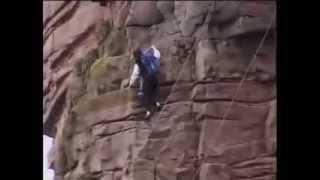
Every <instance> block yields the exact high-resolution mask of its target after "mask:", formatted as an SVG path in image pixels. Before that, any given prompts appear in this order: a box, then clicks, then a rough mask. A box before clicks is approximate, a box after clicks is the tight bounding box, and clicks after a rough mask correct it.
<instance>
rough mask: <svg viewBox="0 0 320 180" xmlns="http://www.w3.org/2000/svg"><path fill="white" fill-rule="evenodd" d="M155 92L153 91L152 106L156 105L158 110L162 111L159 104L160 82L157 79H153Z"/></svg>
mask: <svg viewBox="0 0 320 180" xmlns="http://www.w3.org/2000/svg"><path fill="white" fill-rule="evenodd" d="M153 83H154V84H153V90H152V105H156V108H157V110H158V111H159V110H160V103H159V92H160V89H159V80H158V78H157V77H155V78H154V79H153Z"/></svg>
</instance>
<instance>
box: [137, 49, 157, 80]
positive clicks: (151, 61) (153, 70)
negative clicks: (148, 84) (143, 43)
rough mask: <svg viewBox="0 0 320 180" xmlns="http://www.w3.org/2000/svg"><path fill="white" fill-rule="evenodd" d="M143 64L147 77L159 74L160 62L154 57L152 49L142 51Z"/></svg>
mask: <svg viewBox="0 0 320 180" xmlns="http://www.w3.org/2000/svg"><path fill="white" fill-rule="evenodd" d="M141 63H142V65H143V67H144V69H145V71H146V72H145V73H146V76H147V77H151V76H153V77H154V76H156V75H157V74H158V73H159V67H160V61H159V59H157V58H156V57H155V56H154V51H153V49H152V48H148V49H143V50H142V57H141Z"/></svg>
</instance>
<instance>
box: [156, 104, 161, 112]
mask: <svg viewBox="0 0 320 180" xmlns="http://www.w3.org/2000/svg"><path fill="white" fill-rule="evenodd" d="M156 107H157V111H160V110H161V104H160V103H159V102H156Z"/></svg>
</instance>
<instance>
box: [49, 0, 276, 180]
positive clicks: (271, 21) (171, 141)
mask: <svg viewBox="0 0 320 180" xmlns="http://www.w3.org/2000/svg"><path fill="white" fill-rule="evenodd" d="M275 13H276V3H275V2H272V1H256V2H255V1H134V2H127V1H112V2H111V1H101V2H97V1H52V2H49V1H46V2H43V27H44V28H43V41H44V44H43V72H44V74H43V78H44V81H43V104H44V107H43V109H44V114H43V124H44V134H46V135H48V136H50V137H53V138H54V144H53V148H52V149H51V152H50V153H49V156H48V161H49V163H50V165H51V168H52V169H54V170H55V179H56V180H144V179H145V180H211V179H215V180H231V179H232V180H236V179H238V180H244V179H250V180H271V179H275V178H276V177H275V174H276V66H275V64H276V18H275V17H276V14H275ZM150 44H154V45H156V46H157V47H158V48H159V50H160V52H161V55H162V56H161V57H162V58H161V73H160V77H159V78H160V82H161V88H160V89H161V90H160V96H161V101H162V103H165V105H164V106H163V107H162V110H161V112H157V113H155V114H153V116H152V117H151V119H150V121H145V120H144V119H143V115H144V114H143V112H144V111H143V109H142V108H138V107H137V106H136V104H137V103H136V97H135V93H134V90H133V89H126V88H124V84H126V83H127V81H128V77H129V75H130V73H131V71H132V67H133V64H132V62H130V52H132V50H133V49H134V48H136V47H138V46H142V47H146V46H149V45H150Z"/></svg>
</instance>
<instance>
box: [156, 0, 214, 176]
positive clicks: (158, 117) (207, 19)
mask: <svg viewBox="0 0 320 180" xmlns="http://www.w3.org/2000/svg"><path fill="white" fill-rule="evenodd" d="M214 5H215V3H211V5H210V7H209V9H208V13H207V15H206V18H205V19H204V22H203V25H206V24H208V21H209V17H210V16H209V15H210V12H211V10H212V8H213V7H214ZM204 29H205V28H203V29H202V31H204ZM202 35H203V32H201V33H200V36H202ZM201 40H202V38H201V37H200V38H199V39H197V42H193V44H192V47H191V53H190V54H188V56H187V59H186V61H185V62H183V64H182V68H181V70H180V71H179V73H178V76H177V78H176V81H175V83H174V84H173V86H172V87H171V89H170V91H169V95H168V96H167V98H166V100H165V102H164V103H163V107H162V108H161V110H160V112H159V115H158V116H157V119H156V121H158V120H159V119H160V117H161V113H162V112H163V109H164V106H165V105H166V104H167V103H168V100H169V97H170V95H171V94H172V92H173V89H174V88H175V87H176V85H177V82H178V80H179V79H180V76H181V74H182V70H183V69H184V67H185V65H186V64H187V62H188V61H189V60H190V59H191V57H192V54H193V52H194V50H195V47H196V45H197V44H198V43H199V41H201ZM160 153H161V151H160V150H159V152H158V153H157V155H156V156H155V157H158V156H159V155H160ZM158 160H159V159H156V160H155V166H156V164H157V161H158ZM155 168H156V167H155ZM155 179H156V177H155Z"/></svg>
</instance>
